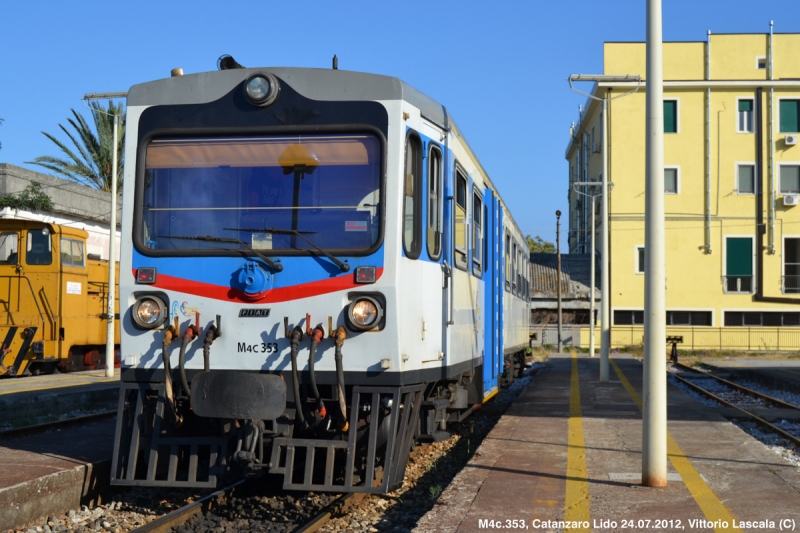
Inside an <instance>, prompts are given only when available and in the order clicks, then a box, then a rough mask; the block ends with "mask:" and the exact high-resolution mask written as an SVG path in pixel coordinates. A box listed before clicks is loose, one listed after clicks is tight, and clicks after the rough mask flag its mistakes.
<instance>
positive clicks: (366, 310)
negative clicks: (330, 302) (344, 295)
mask: <svg viewBox="0 0 800 533" xmlns="http://www.w3.org/2000/svg"><path fill="white" fill-rule="evenodd" d="M347 317H348V318H349V319H350V324H351V325H352V326H353V327H354V328H355V329H358V330H361V331H367V330H369V329H372V328H374V327H375V326H377V325H378V324H379V323H380V321H381V318H383V309H382V308H381V305H380V304H379V303H378V301H377V300H376V299H375V298H371V297H369V296H360V297H358V298H356V299H355V300H353V301H352V302H351V303H350V306H349V307H348V308H347Z"/></svg>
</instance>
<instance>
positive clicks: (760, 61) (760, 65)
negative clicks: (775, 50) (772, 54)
mask: <svg viewBox="0 0 800 533" xmlns="http://www.w3.org/2000/svg"><path fill="white" fill-rule="evenodd" d="M768 65H769V62H768V61H767V58H766V57H765V56H759V57H757V58H756V68H757V69H766V68H767V66H768Z"/></svg>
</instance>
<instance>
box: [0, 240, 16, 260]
mask: <svg viewBox="0 0 800 533" xmlns="http://www.w3.org/2000/svg"><path fill="white" fill-rule="evenodd" d="M18 245H19V235H17V233H16V232H13V233H12V232H9V233H0V265H16V264H17V261H18V259H17V258H18V256H17V253H18V252H17V250H18Z"/></svg>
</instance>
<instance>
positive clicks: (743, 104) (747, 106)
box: [739, 100, 753, 111]
mask: <svg viewBox="0 0 800 533" xmlns="http://www.w3.org/2000/svg"><path fill="white" fill-rule="evenodd" d="M752 110H753V101H752V100H739V111H752Z"/></svg>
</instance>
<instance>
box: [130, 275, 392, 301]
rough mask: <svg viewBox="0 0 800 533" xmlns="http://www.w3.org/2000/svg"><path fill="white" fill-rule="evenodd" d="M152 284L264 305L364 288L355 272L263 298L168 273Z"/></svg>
mask: <svg viewBox="0 0 800 533" xmlns="http://www.w3.org/2000/svg"><path fill="white" fill-rule="evenodd" d="M382 274H383V267H381V268H378V269H377V272H376V276H375V279H376V281H377V280H378V279H380V277H381V275H382ZM133 276H134V278H135V277H136V269H135V268H134V269H133ZM150 286H151V287H157V288H159V289H162V290H170V291H178V292H183V293H187V294H194V295H196V296H202V297H204V298H213V299H215V300H234V301H240V302H245V303H261V304H267V303H276V302H286V301H289V300H298V299H300V298H310V297H311V296H319V295H321V294H329V293H331V292H337V291H343V290H348V289H355V288H361V289H363V288H364V285H363V284H360V283H356V282H355V275H354V274H346V275H344V276H336V277H335V278H325V279H321V280H318V281H311V282H309V283H303V284H300V285H292V286H290V287H280V288H277V289H271V290H269V291H267V292H266V293H264V295H263V296H262V297H260V298H249V297H246V296H245V295H244V293H243V292H242V291H240V290H237V289H232V288H230V287H223V286H221V285H213V284H211V283H203V282H202V281H192V280H188V279H184V278H177V277H174V276H168V275H166V274H158V278H157V281H156V283H154V284H153V285H150ZM142 288H144V287H142Z"/></svg>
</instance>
